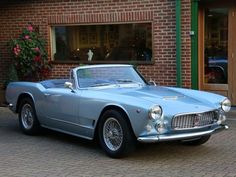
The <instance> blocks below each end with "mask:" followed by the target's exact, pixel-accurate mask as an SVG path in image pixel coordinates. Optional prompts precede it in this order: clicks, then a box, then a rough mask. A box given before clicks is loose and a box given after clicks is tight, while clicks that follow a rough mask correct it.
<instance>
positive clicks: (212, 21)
mask: <svg viewBox="0 0 236 177" xmlns="http://www.w3.org/2000/svg"><path fill="white" fill-rule="evenodd" d="M204 64H205V83H213V84H227V80H228V10H227V9H219V8H217V9H207V10H206V11H205V63H204Z"/></svg>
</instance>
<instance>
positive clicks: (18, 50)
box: [13, 44, 21, 57]
mask: <svg viewBox="0 0 236 177" xmlns="http://www.w3.org/2000/svg"><path fill="white" fill-rule="evenodd" d="M20 51H21V49H20V46H19V45H18V44H16V47H14V48H13V52H14V54H15V56H16V57H17V56H18V55H19V54H20Z"/></svg>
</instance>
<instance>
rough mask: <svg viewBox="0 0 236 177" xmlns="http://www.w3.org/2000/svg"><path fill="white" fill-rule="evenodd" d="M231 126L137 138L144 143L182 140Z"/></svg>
mask: <svg viewBox="0 0 236 177" xmlns="http://www.w3.org/2000/svg"><path fill="white" fill-rule="evenodd" d="M228 128H229V127H228V126H227V125H221V126H220V127H217V128H215V129H212V130H207V131H203V132H194V133H181V134H174V135H173V134H172V135H156V136H145V137H138V138H137V140H138V141H140V142H143V143H155V142H161V141H171V140H181V139H188V138H195V137H198V136H205V135H210V134H213V133H217V132H218V131H221V130H227V129H228Z"/></svg>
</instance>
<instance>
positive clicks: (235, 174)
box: [0, 107, 236, 177]
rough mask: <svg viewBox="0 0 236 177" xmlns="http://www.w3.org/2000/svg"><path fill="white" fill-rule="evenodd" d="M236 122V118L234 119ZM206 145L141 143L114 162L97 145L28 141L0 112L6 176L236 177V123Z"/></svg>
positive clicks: (68, 139)
mask: <svg viewBox="0 0 236 177" xmlns="http://www.w3.org/2000/svg"><path fill="white" fill-rule="evenodd" d="M235 117H236V116H235ZM228 124H229V127H230V129H229V130H227V131H224V132H221V133H219V134H215V135H214V136H212V138H211V139H210V140H209V141H208V142H207V143H206V144H204V145H202V146H198V147H191V146H183V145H180V144H177V143H176V142H171V143H158V144H140V145H138V147H137V150H136V151H135V152H134V153H133V154H131V155H130V156H129V157H126V158H123V159H111V158H109V157H107V156H106V155H105V154H104V153H103V151H102V150H101V149H100V147H99V146H98V145H97V144H96V143H95V142H91V141H87V140H83V139H80V138H77V137H72V136H68V135H64V134H61V133H57V132H53V131H49V130H45V131H44V132H43V133H42V134H41V135H38V136H26V135H24V134H22V133H21V131H20V130H19V127H18V120H17V116H16V115H14V114H13V113H11V112H10V111H9V110H8V109H7V108H3V107H0V176H1V177H32V176H39V177H41V176H42V177H44V176H45V177H54V176H62V177H67V176H68V177H70V176H72V177H73V176H82V177H89V176H96V177H111V176H114V177H123V176H129V177H143V176H145V177H146V176H153V177H158V176H165V177H169V176H173V177H182V176H186V177H191V176H196V177H198V176H203V177H211V176H214V177H236V119H235V118H233V115H232V114H231V117H230V120H229V121H228Z"/></svg>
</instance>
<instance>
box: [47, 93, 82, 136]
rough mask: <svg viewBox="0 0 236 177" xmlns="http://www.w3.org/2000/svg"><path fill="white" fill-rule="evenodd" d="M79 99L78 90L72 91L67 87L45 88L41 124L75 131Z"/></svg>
mask: <svg viewBox="0 0 236 177" xmlns="http://www.w3.org/2000/svg"><path fill="white" fill-rule="evenodd" d="M79 100H80V99H79V92H77V91H76V92H72V91H71V90H70V89H68V88H49V89H47V90H45V92H44V104H43V107H44V113H43V114H44V120H43V124H45V125H46V126H49V127H52V128H55V129H60V130H64V131H69V132H74V131H76V126H77V122H78V115H79Z"/></svg>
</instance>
